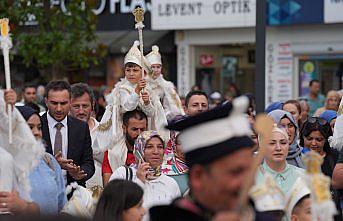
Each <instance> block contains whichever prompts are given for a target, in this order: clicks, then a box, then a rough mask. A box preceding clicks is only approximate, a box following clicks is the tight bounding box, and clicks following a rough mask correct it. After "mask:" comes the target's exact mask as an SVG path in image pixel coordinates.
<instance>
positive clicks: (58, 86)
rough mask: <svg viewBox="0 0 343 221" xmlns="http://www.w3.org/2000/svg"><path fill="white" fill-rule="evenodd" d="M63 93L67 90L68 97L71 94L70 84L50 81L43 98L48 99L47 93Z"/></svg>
mask: <svg viewBox="0 0 343 221" xmlns="http://www.w3.org/2000/svg"><path fill="white" fill-rule="evenodd" d="M51 90H52V91H63V90H67V91H68V93H69V96H70V94H71V88H70V84H69V83H68V82H66V81H62V80H57V81H50V82H49V83H48V85H47V86H46V88H45V97H46V98H48V95H49V91H51Z"/></svg>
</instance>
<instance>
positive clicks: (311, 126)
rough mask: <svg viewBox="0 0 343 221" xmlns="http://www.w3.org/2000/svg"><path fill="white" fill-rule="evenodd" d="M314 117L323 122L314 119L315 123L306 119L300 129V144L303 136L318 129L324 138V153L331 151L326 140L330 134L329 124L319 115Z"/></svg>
mask: <svg viewBox="0 0 343 221" xmlns="http://www.w3.org/2000/svg"><path fill="white" fill-rule="evenodd" d="M315 119H318V120H321V121H323V122H325V123H324V124H323V123H320V122H319V121H318V120H316V121H315V123H311V122H309V121H308V120H307V121H305V123H304V125H303V127H302V129H301V131H300V145H301V146H304V137H307V136H309V135H310V134H311V133H312V132H313V131H319V132H320V133H321V134H322V135H323V137H324V139H325V144H324V147H323V150H324V151H325V152H326V153H331V148H330V144H329V141H328V138H329V137H330V136H332V130H331V127H330V124H329V123H328V122H326V121H325V120H324V119H322V118H320V117H317V118H315Z"/></svg>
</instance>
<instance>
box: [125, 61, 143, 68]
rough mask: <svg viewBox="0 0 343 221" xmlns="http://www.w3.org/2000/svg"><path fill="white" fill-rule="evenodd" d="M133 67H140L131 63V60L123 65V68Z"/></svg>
mask: <svg viewBox="0 0 343 221" xmlns="http://www.w3.org/2000/svg"><path fill="white" fill-rule="evenodd" d="M134 67H140V68H141V66H139V65H138V64H136V63H133V62H128V63H126V64H125V65H124V68H134Z"/></svg>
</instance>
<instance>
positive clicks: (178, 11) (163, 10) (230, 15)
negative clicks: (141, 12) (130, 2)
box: [151, 0, 256, 30]
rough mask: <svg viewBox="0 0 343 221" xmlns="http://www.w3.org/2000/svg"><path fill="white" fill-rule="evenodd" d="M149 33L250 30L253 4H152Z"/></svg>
mask: <svg viewBox="0 0 343 221" xmlns="http://www.w3.org/2000/svg"><path fill="white" fill-rule="evenodd" d="M151 13H152V14H151V26H152V29H153V30H185V29H206V28H230V27H253V26H255V21H256V0H226V1H223V0H222V1H218V0H152V10H151Z"/></svg>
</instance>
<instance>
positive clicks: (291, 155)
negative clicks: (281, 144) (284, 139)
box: [268, 110, 305, 168]
mask: <svg viewBox="0 0 343 221" xmlns="http://www.w3.org/2000/svg"><path fill="white" fill-rule="evenodd" d="M268 116H270V117H271V118H273V120H274V121H275V123H276V124H278V126H279V125H280V122H281V120H282V119H283V118H288V120H289V121H290V122H291V123H292V124H293V125H294V127H295V134H294V140H293V141H292V143H291V144H290V145H289V150H288V156H287V162H288V163H289V164H292V165H294V166H297V167H300V168H305V164H304V163H303V161H302V159H301V152H302V149H303V148H301V147H300V146H299V145H298V130H299V128H298V124H297V123H296V121H295V120H294V118H293V116H292V114H290V113H289V112H287V111H284V110H273V111H271V112H270V113H269V114H268Z"/></svg>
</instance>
